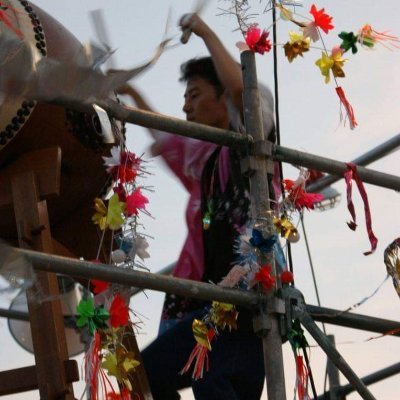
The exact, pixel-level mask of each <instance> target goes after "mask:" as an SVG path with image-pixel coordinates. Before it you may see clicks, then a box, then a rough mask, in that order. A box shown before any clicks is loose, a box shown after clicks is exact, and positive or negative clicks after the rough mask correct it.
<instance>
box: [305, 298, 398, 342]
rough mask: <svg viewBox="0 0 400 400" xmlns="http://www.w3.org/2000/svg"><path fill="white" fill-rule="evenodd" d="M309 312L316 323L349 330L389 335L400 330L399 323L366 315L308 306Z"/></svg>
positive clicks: (394, 334)
mask: <svg viewBox="0 0 400 400" xmlns="http://www.w3.org/2000/svg"><path fill="white" fill-rule="evenodd" d="M307 312H308V313H309V314H310V315H311V316H312V317H313V319H314V320H315V321H318V322H326V323H328V324H333V325H339V326H345V327H347V328H353V329H360V330H363V331H369V332H377V333H382V334H387V333H389V332H390V331H394V330H396V329H400V322H398V321H391V320H388V319H383V318H375V317H368V316H366V315H361V314H353V313H350V312H343V311H339V310H333V309H331V308H324V307H317V306H312V305H307ZM392 336H400V331H399V332H393V335H392Z"/></svg>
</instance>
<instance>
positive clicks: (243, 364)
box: [142, 318, 265, 400]
mask: <svg viewBox="0 0 400 400" xmlns="http://www.w3.org/2000/svg"><path fill="white" fill-rule="evenodd" d="M192 321H193V318H188V319H186V320H183V321H182V322H179V323H178V324H176V325H175V326H173V327H172V328H171V329H169V330H167V331H166V332H165V333H163V334H162V335H161V336H159V337H158V338H157V339H156V340H155V341H154V342H153V343H151V344H150V345H149V346H148V347H147V348H146V349H144V350H143V352H142V358H143V363H144V367H145V369H146V373H147V376H148V379H149V384H150V387H151V390H152V393H153V397H154V400H178V399H180V396H179V394H178V390H180V389H183V388H186V387H190V386H191V387H192V390H193V394H194V396H195V398H196V400H259V399H260V398H261V393H262V389H263V385H264V377H265V374H264V360H263V348H262V341H261V339H259V338H258V337H256V336H255V335H254V334H253V333H247V332H237V331H232V332H225V331H223V332H221V334H220V335H219V336H218V337H216V338H215V339H214V340H213V342H212V351H211V352H210V353H209V366H210V369H209V371H208V372H206V371H205V372H204V375H203V378H202V379H199V380H197V381H195V380H193V379H192V378H191V371H189V372H188V373H186V374H184V375H180V373H179V372H180V371H181V370H182V368H183V367H184V365H185V364H186V362H187V360H188V358H189V355H190V353H191V351H192V350H193V348H194V346H195V344H196V343H195V340H194V338H193V333H192Z"/></svg>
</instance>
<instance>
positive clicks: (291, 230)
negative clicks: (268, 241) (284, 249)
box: [273, 215, 298, 242]
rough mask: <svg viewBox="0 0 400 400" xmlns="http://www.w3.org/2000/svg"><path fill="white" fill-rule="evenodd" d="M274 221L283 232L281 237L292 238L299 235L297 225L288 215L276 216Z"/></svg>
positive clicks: (279, 230) (278, 229)
mask: <svg viewBox="0 0 400 400" xmlns="http://www.w3.org/2000/svg"><path fill="white" fill-rule="evenodd" d="M273 223H274V225H275V227H276V229H277V231H278V232H279V233H280V234H281V237H284V238H285V239H287V240H289V241H290V242H292V240H290V238H293V237H298V232H297V229H296V227H295V226H294V225H293V224H292V222H291V221H290V220H289V219H288V218H287V217H286V215H282V216H281V217H280V218H276V217H275V218H274V219H273Z"/></svg>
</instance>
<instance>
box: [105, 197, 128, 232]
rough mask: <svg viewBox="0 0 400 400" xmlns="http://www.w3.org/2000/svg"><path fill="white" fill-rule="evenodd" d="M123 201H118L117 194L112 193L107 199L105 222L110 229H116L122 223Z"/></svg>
mask: <svg viewBox="0 0 400 400" xmlns="http://www.w3.org/2000/svg"><path fill="white" fill-rule="evenodd" d="M124 210H125V203H122V202H120V201H119V198H118V194H116V193H115V194H113V195H112V196H111V198H110V200H109V201H108V212H107V224H108V226H109V228H110V229H112V230H117V229H119V228H121V226H122V225H123V223H124V218H123V212H124Z"/></svg>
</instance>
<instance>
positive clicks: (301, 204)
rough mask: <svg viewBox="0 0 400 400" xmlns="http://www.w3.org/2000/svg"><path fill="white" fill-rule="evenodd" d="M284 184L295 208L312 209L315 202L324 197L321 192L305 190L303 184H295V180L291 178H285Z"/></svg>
mask: <svg viewBox="0 0 400 400" xmlns="http://www.w3.org/2000/svg"><path fill="white" fill-rule="evenodd" d="M283 185H284V187H285V191H286V192H287V194H288V198H289V201H291V203H292V204H293V206H294V208H296V209H297V210H302V209H303V208H307V209H308V210H310V209H311V210H312V209H313V208H314V203H317V202H318V201H321V200H322V199H323V198H324V196H323V195H322V194H320V193H307V192H305V191H304V189H303V187H302V185H295V182H294V181H292V180H291V179H284V180H283Z"/></svg>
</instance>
